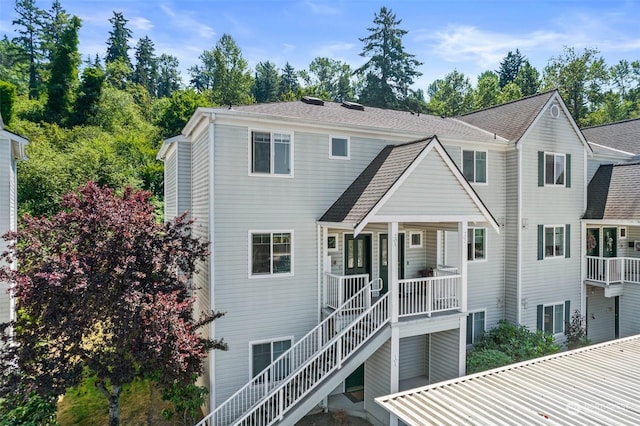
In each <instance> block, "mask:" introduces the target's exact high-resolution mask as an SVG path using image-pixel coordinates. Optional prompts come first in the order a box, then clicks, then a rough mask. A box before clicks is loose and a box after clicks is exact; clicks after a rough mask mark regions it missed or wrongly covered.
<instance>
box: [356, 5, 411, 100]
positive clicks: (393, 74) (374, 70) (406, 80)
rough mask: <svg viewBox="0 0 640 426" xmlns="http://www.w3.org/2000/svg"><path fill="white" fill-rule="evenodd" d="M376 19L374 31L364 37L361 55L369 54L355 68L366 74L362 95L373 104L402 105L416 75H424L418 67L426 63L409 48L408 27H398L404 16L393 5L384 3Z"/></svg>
mask: <svg viewBox="0 0 640 426" xmlns="http://www.w3.org/2000/svg"><path fill="white" fill-rule="evenodd" d="M373 23H374V25H375V26H374V27H370V28H367V30H368V31H369V33H370V34H369V35H368V36H367V37H364V38H361V39H360V41H361V42H363V43H364V47H363V48H362V52H361V53H360V56H362V57H365V58H368V60H367V62H366V63H365V64H364V65H363V66H361V67H360V68H358V69H357V70H356V71H355V72H356V73H357V74H361V75H363V76H365V78H366V83H365V86H364V88H363V90H362V93H361V94H360V98H361V101H362V102H364V103H366V104H368V105H371V106H376V107H381V108H399V107H401V106H402V105H403V102H404V100H405V99H406V98H407V96H408V95H409V91H410V87H411V85H412V84H413V82H414V81H415V79H416V78H417V77H420V76H421V75H422V73H421V72H419V71H418V70H417V68H418V67H419V66H420V65H422V63H421V62H420V61H418V60H417V59H415V55H412V54H409V53H407V52H405V50H404V46H403V45H402V37H404V36H405V35H406V34H407V32H408V31H406V30H403V29H400V28H398V26H399V25H400V24H401V23H402V20H401V19H397V18H396V15H395V14H394V13H393V12H392V11H391V10H390V9H387V8H386V7H384V6H383V7H381V8H380V12H379V13H376V14H375V16H374V19H373Z"/></svg>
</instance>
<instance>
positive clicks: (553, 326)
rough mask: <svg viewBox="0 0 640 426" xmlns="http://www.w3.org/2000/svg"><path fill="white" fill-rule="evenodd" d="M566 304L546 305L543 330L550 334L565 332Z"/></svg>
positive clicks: (543, 311)
mask: <svg viewBox="0 0 640 426" xmlns="http://www.w3.org/2000/svg"><path fill="white" fill-rule="evenodd" d="M564 305H565V304H564V303H558V304H555V305H544V307H543V308H542V315H543V317H542V330H543V331H544V332H545V333H548V334H559V333H562V332H564V320H565V313H564V308H565V306H564Z"/></svg>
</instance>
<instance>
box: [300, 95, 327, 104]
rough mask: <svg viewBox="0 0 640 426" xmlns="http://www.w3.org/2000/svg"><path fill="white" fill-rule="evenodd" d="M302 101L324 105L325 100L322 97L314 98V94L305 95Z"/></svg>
mask: <svg viewBox="0 0 640 426" xmlns="http://www.w3.org/2000/svg"><path fill="white" fill-rule="evenodd" d="M302 102H304V103H305V104H309V105H324V101H323V100H322V99H320V98H314V97H313V96H303V97H302Z"/></svg>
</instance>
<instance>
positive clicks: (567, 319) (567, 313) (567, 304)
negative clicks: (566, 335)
mask: <svg viewBox="0 0 640 426" xmlns="http://www.w3.org/2000/svg"><path fill="white" fill-rule="evenodd" d="M570 323H571V300H565V301H564V326H565V330H566V327H569V324H570Z"/></svg>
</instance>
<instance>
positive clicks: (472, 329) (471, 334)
mask: <svg viewBox="0 0 640 426" xmlns="http://www.w3.org/2000/svg"><path fill="white" fill-rule="evenodd" d="M485 316H486V315H485V311H477V312H469V315H467V345H473V344H474V343H476V342H477V341H478V340H479V339H480V338H481V337H482V335H483V334H484V331H485Z"/></svg>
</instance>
